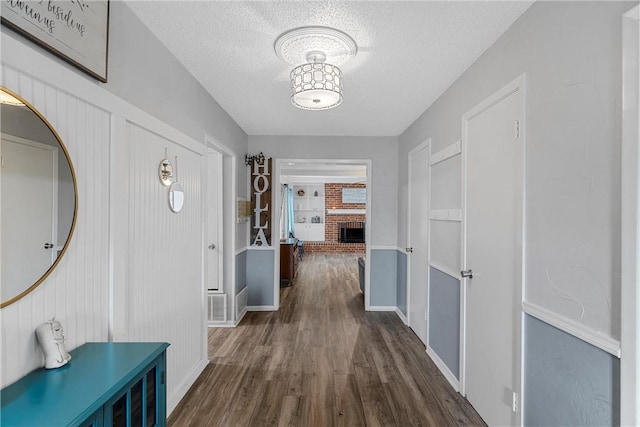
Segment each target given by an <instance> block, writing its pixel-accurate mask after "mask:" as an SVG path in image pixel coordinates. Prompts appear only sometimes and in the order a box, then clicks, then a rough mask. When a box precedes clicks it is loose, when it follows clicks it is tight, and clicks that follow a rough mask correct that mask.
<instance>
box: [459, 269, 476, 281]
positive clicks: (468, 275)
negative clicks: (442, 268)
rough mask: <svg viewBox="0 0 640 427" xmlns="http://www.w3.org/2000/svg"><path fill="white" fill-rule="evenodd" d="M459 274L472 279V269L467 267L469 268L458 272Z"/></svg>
mask: <svg viewBox="0 0 640 427" xmlns="http://www.w3.org/2000/svg"><path fill="white" fill-rule="evenodd" d="M460 275H461V276H462V277H466V278H467V279H473V270H471V269H469V270H462V271H461V272H460Z"/></svg>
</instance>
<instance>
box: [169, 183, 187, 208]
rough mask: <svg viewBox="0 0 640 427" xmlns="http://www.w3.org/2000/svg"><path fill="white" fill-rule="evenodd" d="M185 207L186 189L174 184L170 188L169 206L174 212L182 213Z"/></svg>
mask: <svg viewBox="0 0 640 427" xmlns="http://www.w3.org/2000/svg"><path fill="white" fill-rule="evenodd" d="M183 205H184V189H183V188H182V185H180V183H178V182H174V183H173V184H171V187H169V206H170V207H171V210H172V211H173V212H176V213H178V212H180V211H181V210H182V206H183Z"/></svg>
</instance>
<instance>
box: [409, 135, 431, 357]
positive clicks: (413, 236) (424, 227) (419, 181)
mask: <svg viewBox="0 0 640 427" xmlns="http://www.w3.org/2000/svg"><path fill="white" fill-rule="evenodd" d="M408 200H409V209H408V212H409V221H408V227H407V234H408V235H407V244H408V245H409V248H408V249H409V250H408V252H409V257H408V266H409V292H408V293H407V308H408V312H409V313H408V320H409V326H410V327H411V329H413V332H415V333H416V335H417V336H418V337H419V338H420V340H421V341H422V342H423V343H424V344H425V345H426V344H427V330H428V329H427V307H428V287H427V284H428V277H429V271H428V268H429V265H428V262H429V145H428V144H424V145H422V146H420V147H418V149H417V150H415V151H411V152H410V153H409V197H408Z"/></svg>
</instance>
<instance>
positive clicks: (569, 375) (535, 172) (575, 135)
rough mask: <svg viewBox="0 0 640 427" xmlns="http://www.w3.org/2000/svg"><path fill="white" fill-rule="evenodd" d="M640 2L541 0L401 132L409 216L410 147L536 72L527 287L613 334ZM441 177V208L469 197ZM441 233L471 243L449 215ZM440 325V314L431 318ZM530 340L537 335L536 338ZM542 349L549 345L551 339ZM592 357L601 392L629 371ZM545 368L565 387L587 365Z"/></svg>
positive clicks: (537, 412) (529, 403)
mask: <svg viewBox="0 0 640 427" xmlns="http://www.w3.org/2000/svg"><path fill="white" fill-rule="evenodd" d="M635 4H637V2H624V3H623V2H604V1H602V2H536V3H534V4H533V5H532V6H531V8H530V9H529V10H527V11H526V12H525V13H524V14H523V15H522V16H521V17H520V19H518V20H517V21H516V22H515V23H514V24H513V25H512V26H511V27H510V28H509V30H508V31H507V32H505V34H503V36H501V37H500V39H498V41H497V42H496V43H495V44H494V45H493V46H491V47H490V48H489V49H488V50H487V51H485V52H484V54H483V55H482V56H481V57H480V58H479V59H478V60H477V61H476V62H475V63H474V64H473V65H472V66H471V67H470V68H469V69H468V70H467V71H466V72H465V73H464V74H463V75H462V76H461V77H460V78H459V79H458V80H457V81H456V82H455V83H454V84H453V85H452V86H451V87H449V88H448V89H447V90H446V91H445V92H444V93H443V94H442V96H441V97H440V98H439V99H438V100H437V101H436V102H435V103H434V104H433V105H432V106H431V107H430V108H429V109H428V110H427V111H426V112H425V113H424V114H422V116H421V117H419V118H418V119H417V120H416V121H415V122H414V123H413V124H412V125H411V126H410V127H409V128H408V129H407V130H406V131H405V132H404V133H403V134H402V135H401V136H400V146H399V153H398V159H399V163H400V165H399V168H398V170H399V175H398V190H399V191H398V206H399V212H398V218H405V217H406V214H407V213H406V206H407V191H406V189H407V176H406V173H404V172H403V171H405V170H406V169H407V167H406V166H407V165H406V160H405V159H406V158H407V153H408V152H409V150H411V149H412V148H413V147H415V146H417V145H418V144H419V143H421V142H422V141H424V140H425V139H427V138H428V137H431V142H432V151H433V152H437V151H439V150H441V149H442V148H444V147H446V146H448V145H450V144H452V143H454V142H455V141H457V140H459V139H460V138H461V117H462V115H463V114H464V113H465V112H467V111H468V110H470V109H471V108H472V107H474V106H475V105H477V104H478V103H480V102H481V101H482V100H484V99H485V98H487V97H488V96H490V95H491V94H492V93H494V92H495V91H497V90H498V89H500V88H501V87H503V86H504V85H506V84H507V83H509V82H510V81H512V80H513V79H515V78H516V77H518V76H519V75H521V74H523V73H526V79H527V83H526V85H527V86H526V91H527V105H526V111H527V113H526V114H527V115H526V132H527V133H526V205H527V210H526V216H527V224H526V225H527V230H526V232H527V239H526V244H527V246H526V248H525V249H526V254H527V258H526V261H525V266H524V267H525V271H526V272H527V276H526V289H525V295H524V297H525V299H526V301H528V302H530V303H533V304H536V305H538V306H541V307H542V308H544V309H547V310H550V311H551V312H553V313H555V314H557V315H559V316H561V317H564V318H567V319H569V320H571V321H574V322H576V323H578V324H581V325H582V326H583V327H584V329H585V330H587V331H594V333H595V331H598V333H602V334H605V335H607V336H610V337H611V338H613V339H619V338H620V249H619V247H620V219H619V218H620V176H619V175H620V117H621V111H620V106H621V104H622V100H621V75H622V72H621V30H622V29H621V17H622V14H623V13H624V12H625V11H627V10H628V9H630V8H631V7H632V6H634V5H635ZM497 155H499V154H498V153H497ZM443 167H446V168H449V169H448V170H440V171H438V173H439V174H441V176H443V177H444V176H452V177H456V176H460V174H461V162H460V161H458V160H452V161H450V162H448V164H447V165H446V166H445V165H443ZM431 185H432V192H433V193H434V194H437V195H440V196H442V197H440V198H441V199H442V200H444V196H447V195H448V199H447V203H448V204H449V206H438V207H439V208H451V209H454V208H460V207H461V200H462V195H461V192H460V185H459V181H458V180H447V179H441V180H438V179H437V177H436V178H434V179H433V180H432V183H431ZM432 233H440V235H439V239H441V240H443V241H445V242H450V244H451V245H455V247H457V250H456V251H455V252H457V253H460V246H459V244H460V243H459V242H460V226H459V225H456V226H455V227H451V226H449V228H448V229H445V227H444V226H440V227H439V228H438V229H435V230H434V229H432ZM405 240H406V224H403V223H399V226H398V246H399V247H403V246H405ZM452 247H453V246H452ZM452 253H453V252H452ZM448 267H458V268H459V267H460V265H451V266H448ZM576 272H579V274H576ZM433 289H434V285H433V282H432V290H433ZM443 298H444V297H437V296H436V295H433V294H432V296H431V299H430V305H431V307H433V308H436V307H440V306H441V305H442V304H443V301H444V299H443ZM432 314H433V313H432ZM456 319H457V317H456ZM451 321H452V322H453V320H451ZM456 321H457V320H456ZM435 325H436V324H435V323H434V322H430V327H434V326H435ZM529 331H530V330H529ZM527 333H529V332H527ZM430 339H431V335H430ZM526 340H527V342H532V341H531V337H526ZM572 340H574V338H573V337H571V336H569V335H567V334H563V335H561V336H559V337H558V342H557V343H556V347H558V346H559V347H560V348H563V347H564V346H569V345H570V344H569V343H566V344H561V343H562V342H564V341H568V342H571V341H572ZM586 346H587V347H588V345H586ZM535 350H536V351H550V350H549V348H548V347H547V346H546V345H545V346H542V347H540V346H538V347H535ZM590 350H591V351H599V350H596V349H595V348H592V349H590ZM533 351H534V346H531V345H529V346H528V348H527V350H526V351H525V369H527V370H528V372H531V367H530V366H527V365H528V364H530V363H532V362H533V360H535V359H533V358H532V356H534V354H533V353H531V354H530V352H533ZM585 351H587V350H586V347H585ZM590 364H591V366H590V369H591V370H592V371H598V372H602V375H604V376H606V379H602V380H601V381H597V382H593V383H592V387H593V392H594V394H595V395H598V396H600V397H602V398H603V399H605V401H606V399H609V398H610V397H611V387H610V384H612V382H613V381H614V379H616V380H617V377H618V374H617V373H616V372H615V370H612V369H611V361H610V360H608V359H607V358H606V357H605V358H593V359H591V362H590ZM537 369H538V371H537V372H536V376H537V377H543V378H548V379H549V378H553V379H554V380H555V382H554V384H555V385H556V386H557V387H558V388H560V390H558V391H557V392H556V393H560V394H561V395H563V396H564V395H567V396H568V395H569V392H570V391H575V388H574V385H575V383H574V381H576V376H575V372H573V371H572V366H571V363H569V362H568V361H567V364H565V365H562V364H558V365H557V366H555V367H554V366H552V365H551V364H544V363H542V364H539V365H537ZM527 378H528V379H525V387H527V390H528V392H527V394H528V396H525V401H524V408H523V410H524V411H525V413H526V414H527V420H529V421H531V424H537V425H540V424H542V425H544V424H545V423H544V422H540V423H537V422H534V421H538V420H542V419H544V416H545V415H546V412H547V409H546V407H545V406H544V405H537V404H535V402H538V401H544V399H546V398H547V397H548V394H546V395H545V394H544V392H543V391H542V389H541V388H539V387H532V384H527V383H526V382H527V381H531V380H532V378H533V376H531V375H528V376H527ZM561 402H562V403H566V404H571V405H573V406H572V407H571V408H570V411H575V413H579V414H585V418H583V419H582V420H581V422H580V423H582V424H596V423H602V422H603V419H602V418H601V417H600V416H599V415H598V414H597V413H594V411H592V409H593V408H592V407H590V406H591V405H593V402H592V401H590V400H586V399H580V398H578V399H574V400H571V401H564V400H561ZM605 404H606V403H605ZM539 417H540V418H539ZM566 422H567V423H570V422H571V421H570V420H566ZM575 422H578V421H575ZM609 422H610V421H609Z"/></svg>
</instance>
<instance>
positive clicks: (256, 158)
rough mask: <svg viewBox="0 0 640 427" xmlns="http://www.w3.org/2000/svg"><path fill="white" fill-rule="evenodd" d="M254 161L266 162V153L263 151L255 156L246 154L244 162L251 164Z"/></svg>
mask: <svg viewBox="0 0 640 427" xmlns="http://www.w3.org/2000/svg"><path fill="white" fill-rule="evenodd" d="M253 162H258V164H259V165H261V164H264V154H262V151H261V152H260V154H256V155H255V156H250V155H248V154H245V156H244V164H245V165H247V166H251V165H252V164H253Z"/></svg>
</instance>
